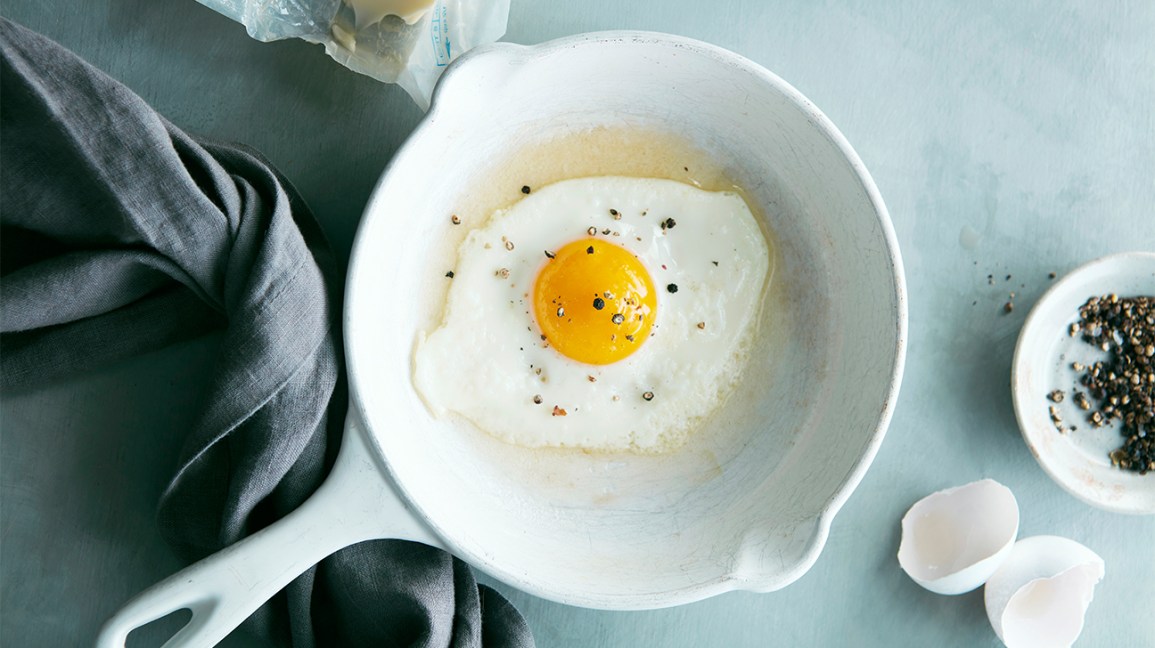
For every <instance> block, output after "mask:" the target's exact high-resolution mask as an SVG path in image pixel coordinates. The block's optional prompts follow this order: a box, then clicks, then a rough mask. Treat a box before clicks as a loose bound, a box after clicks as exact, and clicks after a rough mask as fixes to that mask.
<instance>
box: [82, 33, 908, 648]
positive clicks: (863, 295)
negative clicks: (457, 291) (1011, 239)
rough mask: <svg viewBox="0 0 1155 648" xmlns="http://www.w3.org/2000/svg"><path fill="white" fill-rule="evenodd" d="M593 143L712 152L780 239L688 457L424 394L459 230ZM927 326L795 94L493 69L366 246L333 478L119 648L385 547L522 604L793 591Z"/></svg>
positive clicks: (730, 68) (487, 50) (569, 62)
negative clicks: (718, 398) (174, 614)
mask: <svg viewBox="0 0 1155 648" xmlns="http://www.w3.org/2000/svg"><path fill="white" fill-rule="evenodd" d="M593 128H622V129H632V130H633V132H641V131H644V130H646V129H650V130H653V131H662V132H666V133H672V134H676V135H677V136H678V137H679V138H684V139H686V140H688V141H689V142H690V143H692V144H693V145H694V146H695V147H698V148H700V149H702V150H704V151H705V152H706V153H708V154H709V157H710V159H713V160H718V161H719V162H720V163H721V164H722V165H724V166H725V167H726V176H727V178H730V179H732V182H733V183H735V184H737V185H738V186H740V187H741V188H743V189H744V190H745V198H746V199H747V202H749V203H751V204H752V207H753V208H754V209H755V210H756V211H757V212H759V213H761V214H764V218H765V226H766V227H767V229H768V230H769V231H771V232H772V233H773V238H774V239H775V241H776V242H777V249H778V250H779V259H780V260H779V264H778V267H777V269H776V271H775V278H774V283H773V284H772V286H771V289H770V293H769V294H768V297H767V305H766V307H765V308H764V309H763V312H762V313H761V322H760V325H761V329H762V333H761V334H760V335H759V336H758V339H757V341H756V342H754V343H753V344H752V348H751V350H750V356H751V360H750V363H749V365H748V367H747V369H746V371H745V374H744V376H743V378H742V380H741V384H740V385H739V386H738V387H737V388H736V390H735V393H733V394H732V395H731V396H730V398H729V400H728V401H727V402H726V404H725V405H724V406H723V407H721V408H720V409H719V411H717V412H716V413H715V414H714V415H712V416H711V417H710V418H709V419H708V420H707V421H705V422H704V423H703V424H702V426H701V428H700V429H699V430H698V431H697V432H696V433H695V434H694V435H693V438H692V439H691V440H690V441H689V442H688V443H686V444H685V445H684V446H683V447H681V448H679V449H678V450H676V451H673V452H669V453H666V454H661V455H639V454H628V453H618V454H605V453H585V452H581V451H562V450H551V449H528V448H521V447H515V446H511V445H508V444H505V443H502V442H500V441H497V440H496V439H494V438H493V437H490V436H489V435H487V434H485V433H483V432H480V431H478V430H476V429H474V428H472V427H471V426H470V425H468V424H466V423H465V422H463V421H461V420H455V419H436V418H434V417H433V416H432V415H431V414H430V412H429V410H428V409H427V408H426V407H425V405H424V403H423V402H422V401H421V399H420V397H419V396H418V394H417V392H416V390H415V389H414V387H413V383H412V380H411V375H412V362H413V349H414V345H415V343H416V340H417V339H418V337H419V336H420V335H421V333H422V332H423V331H427V330H430V329H431V327H432V325H433V324H434V323H435V322H436V321H437V320H438V317H439V314H438V313H439V309H438V300H439V299H438V298H439V295H441V294H443V293H444V291H445V286H446V285H447V281H448V279H447V278H446V274H445V273H446V270H447V269H449V268H451V267H452V264H453V263H454V255H453V253H452V252H453V250H452V246H451V245H447V244H448V243H449V242H450V237H451V236H452V234H451V231H452V232H457V233H462V232H464V230H465V229H466V226H464V225H463V226H462V227H459V228H458V229H457V230H450V229H449V228H452V227H453V226H452V225H450V224H449V222H450V214H453V213H456V212H455V210H457V209H460V208H461V206H462V205H463V204H469V203H470V201H472V200H475V199H476V196H477V193H476V192H477V191H478V189H477V187H478V186H479V185H483V184H486V183H485V181H484V180H483V179H484V178H486V177H487V176H488V175H489V174H490V172H491V171H492V169H493V167H494V166H500V161H501V160H508V159H511V158H510V155H511V154H520V153H522V152H524V151H527V150H531V149H532V148H533V147H534V146H535V143H536V142H538V141H539V140H542V139H545V138H553V137H566V136H567V135H571V134H574V133H581V132H587V131H589V130H590V129H593ZM619 148H620V147H619ZM645 148H646V147H645V146H641V147H639V149H645ZM629 150H631V151H632V150H633V149H629ZM642 154H644V150H639V151H638V155H642ZM594 155H595V154H593V153H591V152H590V151H589V149H581V150H578V151H575V152H574V153H573V157H580V156H584V157H590V156H594ZM562 159H568V158H564V157H563V158H562ZM677 168H683V167H682V166H681V165H679V166H678V167H677ZM688 169H689V164H688V163H687V166H686V167H685V170H687V171H688ZM520 186H521V183H520V182H518V183H517V185H516V186H514V187H513V188H512V192H513V193H514V194H518V193H519V191H520ZM447 248H448V251H447ZM906 322H907V307H906V289H905V283H904V278H903V271H902V262H901V259H900V256H899V252H898V245H897V242H896V239H895V235H894V231H893V229H892V227H891V224H890V221H889V218H888V216H887V212H886V207H885V206H884V205H883V203H882V199H881V197H880V196H879V193H878V189H877V188H876V187H875V185H874V183H873V181H872V180H871V178H870V175H869V174H868V173H867V171H866V169H865V167H864V166H863V164H862V161H861V160H860V159H859V158H858V156H857V155H856V154H855V153H854V151H853V150H852V149H851V147H850V145H849V144H848V143H847V141H846V140H845V138H843V136H842V135H841V134H840V133H839V132H838V130H837V129H836V128H835V127H834V125H833V124H832V123H831V122H830V121H829V120H828V119H827V118H826V117H825V116H824V115H823V114H822V113H821V112H820V111H819V110H818V109H817V108H815V107H814V105H813V104H811V103H810V102H809V101H808V100H806V98H805V97H803V96H802V95H801V94H799V93H798V92H797V91H796V90H794V88H792V87H790V86H789V85H788V84H786V83H785V82H783V81H782V80H781V79H779V78H778V77H776V76H774V75H773V74H771V73H770V72H768V71H766V70H765V69H763V68H761V67H759V66H758V65H756V64H754V63H752V62H750V61H748V60H746V59H744V58H742V57H740V56H738V55H736V54H733V53H731V52H727V51H725V50H722V49H720V48H717V47H714V46H711V45H707V44H705V43H700V42H697V41H693V40H690V39H686V38H681V37H677V36H669V35H665V34H653V33H642V32H607V33H601V34H586V35H579V36H574V37H570V38H564V39H560V40H557V41H553V42H550V43H545V44H542V45H537V46H531V47H523V46H517V45H509V44H497V45H492V46H487V47H481V48H478V49H476V50H474V51H472V52H470V53H468V54H466V55H464V56H463V57H462V58H461V59H459V60H458V61H456V62H455V63H453V64H452V65H451V66H450V68H449V70H448V71H447V72H446V73H445V75H444V76H443V77H442V79H441V81H440V82H439V84H438V86H437V91H436V94H435V95H434V100H433V107H432V109H431V110H430V112H429V114H428V115H427V116H426V118H425V120H424V121H423V122H422V124H421V125H420V126H419V128H418V129H417V130H416V131H415V132H414V134H413V136H412V137H411V138H410V139H409V140H408V141H407V142H406V144H405V146H404V147H402V149H401V150H400V151H398V152H397V154H396V155H395V156H394V158H393V160H392V162H391V163H390V165H389V168H388V169H387V170H386V172H385V174H384V175H383V176H382V179H381V182H380V184H379V185H378V186H377V189H376V190H375V192H374V194H373V197H372V199H371V200H370V203H369V205H368V207H367V208H366V211H365V216H364V218H363V220H362V222H361V227H360V229H359V231H358V234H357V241H356V245H355V247H354V250H353V258H352V261H351V264H350V270H349V279H348V287H347V294H346V303H345V347H346V356H347V360H348V371H349V385H350V394H351V399H350V400H351V407H350V412H349V417H348V423H347V426H348V427H347V429H346V433H345V437H344V441H343V444H342V447H341V455H340V457H338V460H337V465H336V466H335V467H334V469H333V473H332V474H331V475H330V477H329V478H328V480H327V481H326V482H325V484H324V485H322V487H321V489H320V490H318V492H317V493H316V494H315V495H314V496H313V497H312V498H311V499H310V500H309V501H307V502H306V503H305V504H304V505H302V507H301V508H300V509H298V510H297V511H295V512H294V513H292V514H291V515H290V516H288V517H286V518H285V519H284V520H281V521H280V522H278V523H277V524H274V525H273V526H271V527H269V528H268V529H266V530H264V531H262V532H261V533H258V534H256V535H254V536H251V537H250V538H246V539H245V540H243V541H241V542H240V543H237V544H236V545H233V546H231V547H228V548H227V549H225V550H224V551H222V552H220V553H218V554H216V555H215V556H211V557H209V558H208V559H206V560H205V561H202V562H201V563H198V564H197V565H194V566H192V567H190V568H188V569H186V570H185V571H183V572H181V573H178V574H176V575H174V576H173V577H170V578H169V579H168V580H166V581H164V582H162V583H160V584H158V585H157V586H155V587H154V588H152V589H151V590H149V591H148V592H145V593H144V594H143V595H141V596H140V597H139V598H137V599H135V600H134V601H132V602H130V603H129V604H128V605H126V607H125V608H124V609H123V610H122V611H121V612H120V613H118V614H117V616H116V617H114V618H113V619H112V620H110V621H109V623H108V624H107V625H106V627H105V629H104V631H103V633H102V635H101V639H100V641H99V644H98V645H100V646H123V645H124V638H125V637H126V636H127V633H128V631H129V630H131V628H133V627H135V626H137V625H141V624H143V623H147V622H149V621H151V620H153V619H156V618H159V617H160V616H163V615H164V614H167V613H169V612H171V611H173V610H177V609H180V608H189V609H191V610H192V611H193V616H192V620H191V621H190V622H189V624H188V625H187V626H185V628H183V629H182V630H181V631H180V632H178V634H177V636H176V637H174V639H173V641H172V642H171V643H170V644H166V645H205V644H207V643H211V642H214V641H216V640H218V639H219V638H221V637H224V636H225V634H227V632H228V630H230V629H231V628H232V627H234V626H236V625H237V624H239V623H240V622H241V621H243V620H244V618H245V617H247V616H248V615H249V614H250V613H251V611H252V610H254V609H256V607H257V606H258V605H259V604H260V603H262V602H263V601H264V600H266V599H267V598H268V597H270V596H272V595H273V594H274V593H276V592H277V590H279V589H280V588H281V587H283V586H284V585H285V583H287V582H289V580H291V579H292V578H294V577H295V576H296V575H298V574H300V573H301V572H302V571H304V570H305V569H307V568H308V567H309V566H310V565H312V564H314V563H316V562H317V561H319V560H321V559H322V558H324V557H325V556H327V555H328V554H330V553H332V552H333V551H336V550H337V549H340V548H341V547H343V546H346V545H348V544H352V543H354V542H358V541H361V540H366V539H370V538H401V539H408V540H418V541H421V542H426V543H428V544H432V545H436V546H441V547H444V548H446V549H447V550H449V551H450V552H452V553H453V554H455V555H456V556H458V557H460V558H462V559H464V560H466V561H468V562H469V563H470V564H472V565H473V566H475V567H478V568H480V569H482V570H485V571H487V572H489V573H490V574H492V575H494V576H496V577H497V578H499V579H501V580H503V581H505V582H506V583H509V584H511V585H514V586H516V587H518V588H521V589H522V590H525V591H527V592H531V593H534V594H537V595H539V596H542V597H546V598H550V599H554V600H557V601H562V602H565V603H569V604H572V605H581V606H588V607H598V608H609V609H619V610H628V609H644V608H656V607H664V606H670V605H678V604H682V603H688V602H690V601H695V600H699V599H702V598H705V597H708V596H713V595H715V594H720V593H722V592H727V591H731V590H748V591H757V592H765V591H770V590H775V589H778V588H781V587H785V586H786V585H788V584H790V583H791V582H793V581H794V580H796V579H797V578H799V577H800V576H801V575H802V574H804V573H805V572H806V570H807V569H809V568H810V566H811V565H813V564H814V562H815V560H817V559H818V554H819V553H820V552H821V550H822V547H823V545H824V544H825V542H826V537H827V535H828V533H829V529H830V524H831V522H832V520H833V518H834V515H835V514H836V513H837V512H838V510H839V508H841V506H842V505H843V503H845V502H846V500H847V498H848V497H849V496H850V494H851V492H852V491H853V490H854V488H855V486H857V485H858V482H859V481H860V480H861V479H862V476H863V475H864V474H865V472H866V469H867V467H869V465H870V463H871V461H872V460H873V459H874V455H875V453H876V452H877V450H878V447H879V445H880V444H881V442H882V438H883V435H884V433H885V431H886V427H887V424H888V422H889V421H890V417H891V413H892V412H893V410H894V404H895V400H896V398H897V395H898V386H899V382H900V380H901V377H902V368H903V361H904V358H905V351H906Z"/></svg>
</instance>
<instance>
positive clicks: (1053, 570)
mask: <svg viewBox="0 0 1155 648" xmlns="http://www.w3.org/2000/svg"><path fill="white" fill-rule="evenodd" d="M1104 573H1105V567H1104V564H1103V559H1102V558H1100V557H1099V555H1098V554H1096V553H1095V552H1094V551H1091V550H1090V549H1088V548H1087V547H1085V546H1083V545H1081V544H1079V543H1078V542H1075V541H1074V540H1070V539H1067V538H1060V537H1058V536H1032V537H1030V538H1023V539H1022V540H1020V541H1018V542H1016V543H1015V546H1014V547H1013V548H1012V549H1011V553H1010V555H1009V556H1007V559H1006V561H1005V562H1004V563H1003V564H1002V566H1000V567H999V569H998V570H997V571H996V572H995V573H994V574H993V575H992V576H991V578H990V580H989V581H987V587H986V590H985V592H984V599H985V602H986V608H987V618H988V619H990V622H991V627H993V628H994V630H995V634H997V635H998V636H999V639H1002V641H1003V643H1004V644H1006V645H1007V646H1008V648H1053V647H1059V646H1070V645H1071V644H1073V643H1074V642H1075V640H1076V639H1078V638H1079V634H1080V633H1081V632H1082V631H1083V619H1084V617H1085V616H1086V613H1087V606H1089V605H1090V604H1091V599H1092V598H1094V595H1095V585H1096V584H1097V583H1098V582H1099V581H1100V580H1102V579H1103V574H1104Z"/></svg>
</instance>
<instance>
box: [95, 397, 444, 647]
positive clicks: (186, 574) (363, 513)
mask: <svg viewBox="0 0 1155 648" xmlns="http://www.w3.org/2000/svg"><path fill="white" fill-rule="evenodd" d="M359 416H360V415H359V414H358V413H357V411H356V408H354V407H350V408H349V414H348V416H347V417H346V423H345V433H344V436H343V439H342V441H341V450H340V453H339V454H338V456H337V462H336V464H335V465H334V466H333V471H332V473H330V475H329V477H328V478H327V479H326V480H325V482H324V483H323V484H322V485H321V487H320V488H319V489H317V492H316V493H314V494H313V495H312V496H311V497H310V498H309V499H308V500H306V501H305V503H304V504H302V505H301V506H300V508H298V509H297V510H295V511H293V512H292V513H290V514H289V515H287V516H285V517H284V518H283V519H281V520H279V521H277V522H276V523H274V524H272V525H270V526H269V527H267V528H265V529H262V530H261V531H259V532H258V533H255V534H253V535H251V536H249V537H247V538H245V539H243V540H241V541H240V542H237V543H235V544H233V545H230V546H228V547H225V548H224V549H222V550H220V551H218V552H217V553H215V554H213V555H211V556H209V557H207V558H205V559H204V560H201V561H200V562H198V563H195V564H193V565H191V566H189V567H187V568H185V569H184V570H182V571H179V572H177V573H176V574H173V575H172V576H170V577H168V578H166V579H165V580H163V581H161V582H159V583H157V584H156V585H153V586H152V587H150V588H149V589H147V590H145V591H144V592H142V593H141V594H139V595H137V596H136V597H135V598H133V599H132V600H130V601H129V602H128V603H127V604H125V606H124V607H122V608H121V609H120V611H118V612H117V613H116V614H115V615H113V617H112V618H111V619H109V620H108V621H107V622H106V623H105V624H104V627H102V628H101V630H100V634H99V635H98V636H97V640H96V647H97V648H124V645H125V641H126V640H127V639H128V634H129V633H130V632H132V631H133V630H134V629H136V628H139V627H141V626H143V625H146V624H148V623H150V622H152V621H155V620H157V619H159V618H161V617H164V616H167V615H168V614H170V613H172V612H176V611H178V610H182V609H188V610H189V611H191V612H192V618H191V619H190V620H189V622H188V623H187V624H186V625H185V626H184V627H183V628H181V629H180V630H178V631H177V632H176V634H174V635H173V636H172V637H171V638H170V639H169V640H168V641H167V642H165V644H164V648H178V647H185V648H187V647H191V646H213V645H216V644H217V643H218V642H219V641H221V640H222V639H224V638H225V637H226V636H227V635H228V634H229V633H230V632H232V631H233V629H235V628H236V627H237V626H238V625H240V624H241V622H242V621H244V620H245V619H247V618H248V617H249V615H250V614H252V613H253V612H254V611H255V610H256V609H257V608H258V607H260V606H261V605H262V604H264V603H265V601H267V600H269V599H270V598H271V597H272V596H273V595H274V594H276V593H277V592H279V591H280V590H281V589H282V588H283V587H284V586H285V585H287V584H288V583H289V582H290V581H292V580H293V579H295V578H296V577H297V576H299V575H301V574H302V573H303V572H304V571H305V570H306V569H308V568H309V567H311V566H313V565H315V564H316V563H318V562H320V561H321V560H322V559H323V558H325V557H326V556H328V555H329V554H331V553H333V552H335V551H337V550H339V549H342V548H344V547H347V546H349V545H351V544H354V543H357V542H361V541H363V540H372V539H377V538H396V539H402V540H415V541H418V542H424V543H425V544H429V545H433V546H442V545H441V542H440V541H439V540H438V539H437V538H436V536H434V535H433V532H432V531H430V530H429V528H428V527H426V526H425V525H424V523H422V522H421V521H420V519H419V518H418V517H417V515H416V514H415V513H413V512H412V511H411V510H410V509H409V508H408V506H407V505H406V504H405V503H404V502H403V501H402V500H401V497H400V495H398V494H397V491H396V490H394V488H393V486H392V484H391V482H390V481H389V478H388V477H387V476H386V474H385V471H384V468H383V467H382V466H381V463H380V461H379V460H378V459H377V456H376V450H375V449H374V448H373V447H372V446H371V445H370V443H369V441H368V440H367V438H366V436H367V433H366V432H365V430H364V426H363V425H362V424H361V422H360V419H359Z"/></svg>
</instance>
